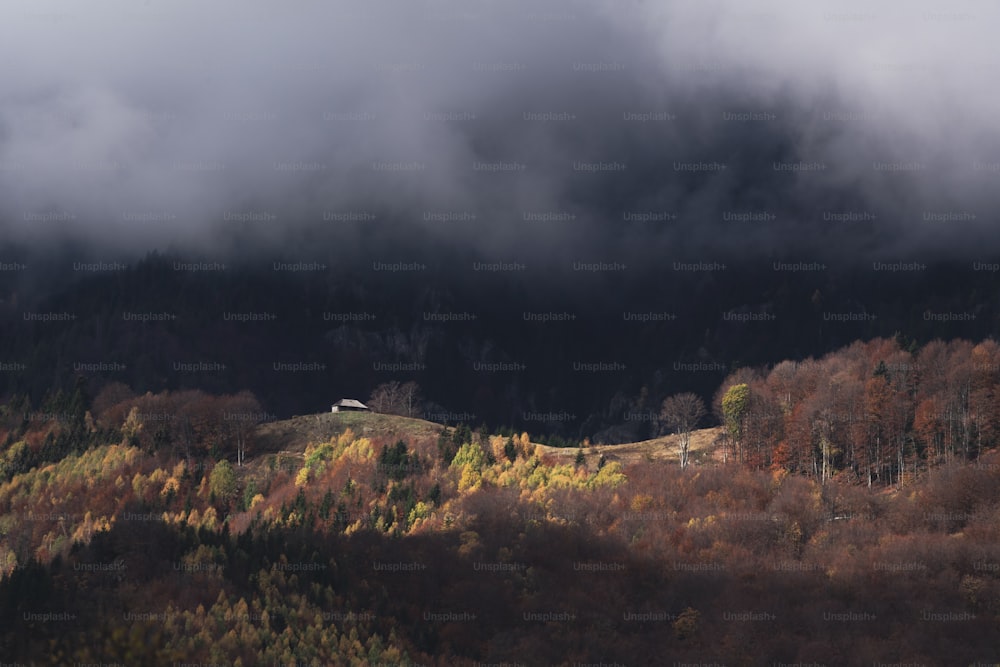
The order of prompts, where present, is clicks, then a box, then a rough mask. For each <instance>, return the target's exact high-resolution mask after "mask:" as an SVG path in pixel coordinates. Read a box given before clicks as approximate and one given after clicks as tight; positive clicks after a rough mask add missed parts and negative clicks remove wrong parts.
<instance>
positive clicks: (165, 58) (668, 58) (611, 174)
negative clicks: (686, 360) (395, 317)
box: [0, 0, 1000, 261]
mask: <svg viewBox="0 0 1000 667" xmlns="http://www.w3.org/2000/svg"><path fill="white" fill-rule="evenodd" d="M998 11H1000V10H997V9H995V8H994V7H992V6H991V5H989V4H988V3H983V2H963V3H960V4H959V5H956V6H955V8H947V9H946V8H944V6H942V5H940V4H939V3H934V2H925V1H917V2H906V3H903V2H894V3H889V2H885V3H878V4H877V5H871V4H870V3H848V4H844V3H833V2H829V3H791V2H788V1H787V0H785V1H778V0H774V1H759V2H755V3H753V4H752V6H748V4H747V3H745V2H738V1H736V0H732V1H730V2H721V1H718V2H690V1H688V0H678V1H677V2H670V3H660V2H611V1H610V0H602V1H580V2H576V1H570V0H564V1H561V2H552V3H538V2H527V1H522V0H515V1H513V2H493V1H481V2H472V3H467V2H455V1H453V0H448V1H446V2H437V1H430V0H429V1H426V2H420V3H409V2H407V3H397V2H388V1H386V2H381V1H378V2H360V1H358V2H326V1H322V2H321V1H313V0H304V1H302V2H295V3H291V4H287V3H278V2H270V1H268V2H261V1H256V2H249V3H235V2H228V1H226V2H211V3H197V2H160V1H157V0H151V1H148V2H145V3H129V2H125V1H124V0H109V1H104V2H96V3H88V4H87V5H86V6H84V5H80V4H78V3H70V2H52V3H45V4H39V3H37V2H26V1H24V2H22V1H9V2H7V3H6V5H5V8H4V14H5V19H4V24H5V25H6V27H7V30H6V32H7V34H8V36H7V37H5V39H4V40H2V41H0V58H2V59H3V61H4V62H6V63H17V65H16V66H14V67H8V68H6V70H5V76H4V77H3V78H2V80H0V215H2V217H3V218H4V223H3V225H4V227H3V228H4V230H5V235H6V236H7V237H8V238H9V239H28V240H31V239H35V240H42V241H45V242H46V243H49V242H51V241H53V240H55V239H67V240H70V239H72V240H80V241H85V242H93V243H94V245H95V246H96V247H103V248H108V249H112V250H114V249H117V250H127V251H133V252H134V251H144V250H146V249H149V248H151V247H157V246H162V245H164V244H168V243H171V242H180V243H182V244H185V245H192V246H205V245H212V246H215V247H223V244H224V243H226V242H228V241H227V239H228V240H231V239H232V237H233V236H242V235H247V236H250V237H253V238H256V239H258V240H259V242H260V243H261V244H262V246H263V247H268V246H269V244H274V243H277V242H281V241H283V240H288V239H304V240H305V241H304V242H307V241H308V239H309V238H310V233H311V232H312V231H314V230H328V228H330V227H332V226H334V225H338V224H340V229H339V230H338V232H337V233H339V234H342V236H343V242H344V243H345V244H348V245H349V244H356V243H360V242H362V239H363V238H364V234H365V232H364V229H365V228H364V226H363V224H364V223H361V224H354V223H351V224H342V223H339V222H338V221H336V220H333V219H328V218H335V217H336V216H337V215H345V214H349V213H351V212H355V213H357V212H371V213H373V214H377V215H378V216H379V218H378V219H379V220H380V222H379V223H378V224H380V225H383V224H384V225H387V227H386V231H385V232H383V233H386V234H389V235H391V234H393V233H395V231H399V230H410V231H412V230H419V231H420V233H422V234H426V235H430V236H431V237H437V238H439V239H440V240H442V241H445V240H447V241H448V242H454V243H468V244H470V245H471V247H475V248H478V249H480V250H482V251H483V252H488V253H493V254H494V255H503V254H504V253H521V254H523V253H527V252H528V251H527V250H526V249H525V245H526V243H525V238H526V235H527V237H528V238H529V239H530V240H531V242H532V245H534V246H535V247H536V252H539V253H544V254H542V255H541V256H542V257H547V258H548V257H552V256H558V254H557V255H552V254H551V253H553V252H556V251H557V250H558V251H561V252H564V253H566V256H567V257H569V256H572V257H579V256H581V254H582V253H590V255H595V254H597V255H601V254H602V253H603V255H602V256H608V257H611V256H615V255H616V253H617V255H621V256H625V255H627V256H637V257H649V258H650V260H651V261H652V260H653V259H655V257H656V256H657V255H658V254H660V253H663V252H675V253H682V254H685V253H686V254H691V255H698V254H699V253H701V254H704V253H706V252H726V251H733V252H737V251H738V252H747V251H750V252H759V253H768V252H781V251H790V250H792V249H796V248H804V249H814V250H817V251H818V250H823V249H825V250H826V251H829V249H830V248H833V247H845V246H854V247H856V248H859V249H860V248H866V249H867V250H866V252H871V253H874V254H880V253H881V254H887V253H914V252H930V250H931V249H933V250H934V251H935V252H945V251H947V250H948V249H951V250H952V251H954V252H965V253H967V252H970V248H973V247H974V248H976V250H977V252H981V251H983V249H984V248H988V247H990V246H989V245H984V244H988V243H990V242H993V241H995V240H996V237H995V234H994V233H993V231H992V230H993V229H994V228H995V225H993V224H992V218H991V211H993V210H994V208H995V206H994V205H995V203H996V194H995V192H997V187H996V185H997V183H998V179H1000V145H998V141H997V134H996V132H994V131H993V130H992V128H993V127H994V124H995V118H996V117H997V112H998V111H1000V108H998V107H1000V99H998V96H1000V91H997V89H996V87H995V86H991V85H989V83H990V82H991V81H992V80H994V75H995V74H996V73H997V71H998V70H997V64H998V63H997V53H996V50H995V48H991V44H992V37H993V35H992V34H991V30H992V27H993V26H995V25H997V22H996V18H997V12H998ZM632 112H634V113H637V114H643V113H653V114H655V113H659V114H661V116H660V117H659V118H666V119H660V120H656V119H653V118H657V117H656V116H652V117H650V119H649V120H643V121H640V120H626V119H625V116H624V114H626V113H632ZM526 114H527V115H526ZM531 114H542V115H537V116H535V115H531ZM545 114H548V115H545ZM662 114H669V116H666V117H664V116H662ZM727 114H734V115H735V116H727ZM738 114H763V115H755V116H751V118H753V119H752V120H737V119H738V118H741V116H739V115H738ZM766 114H773V117H771V116H767V115H766ZM758 118H759V119H758ZM702 162H704V163H720V164H725V165H726V169H719V170H717V171H708V172H700V173H691V172H689V171H684V170H683V169H685V167H683V166H682V167H681V169H678V168H677V166H676V165H690V164H691V163H702ZM594 163H619V164H621V165H625V168H624V170H621V171H599V172H591V171H587V170H586V169H590V168H597V167H586V168H581V166H580V165H593V164H594ZM814 163H822V164H825V165H826V168H825V169H819V168H817V169H815V170H813V169H805V170H801V171H791V170H792V169H793V168H802V165H803V164H805V165H809V164H814ZM483 164H486V165H492V166H490V167H488V168H486V167H483ZM512 165H513V166H514V170H513V171H507V168H508V167H511V166H512ZM517 165H523V170H519V169H518V167H517ZM775 165H790V166H789V167H787V168H778V169H776V168H775ZM793 165H799V167H794V166H793ZM878 165H882V166H881V167H880V166H878ZM493 169H496V171H493ZM466 211H467V212H474V213H475V214H476V219H475V220H463V221H461V222H459V223H444V224H442V223H441V221H439V220H436V219H435V218H434V216H435V215H444V214H448V213H459V212H466ZM623 211H665V212H668V213H670V214H671V215H676V218H675V219H669V220H663V221H655V222H650V223H648V224H646V223H641V224H640V223H629V222H626V221H624V220H623ZM553 212H566V213H568V214H572V215H575V216H577V217H576V218H575V219H571V220H569V221H556V222H537V223H532V222H531V221H526V220H525V219H524V217H525V215H526V214H532V213H534V214H545V213H553ZM851 212H863V213H873V214H874V215H875V216H876V219H875V220H874V221H872V222H871V223H870V224H857V223H854V222H849V221H835V220H824V214H825V213H826V214H830V213H832V214H843V213H851ZM742 213H751V214H754V215H758V214H764V213H770V214H773V215H774V216H775V219H774V220H749V221H743V222H740V221H732V220H727V219H725V216H726V215H730V217H732V216H733V215H738V214H742ZM427 215H429V217H430V219H426V218H427ZM963 215H964V216H965V217H968V216H970V215H974V216H975V218H974V219H964V218H963V217H962V216H963ZM928 216H929V217H928ZM247 218H249V219H247Z"/></svg>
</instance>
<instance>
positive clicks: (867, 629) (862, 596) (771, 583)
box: [0, 339, 1000, 666]
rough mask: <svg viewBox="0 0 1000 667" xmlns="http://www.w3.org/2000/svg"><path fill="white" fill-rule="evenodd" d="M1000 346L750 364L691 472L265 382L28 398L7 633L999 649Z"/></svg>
mask: <svg viewBox="0 0 1000 667" xmlns="http://www.w3.org/2000/svg"><path fill="white" fill-rule="evenodd" d="M998 355H1000V348H998V346H997V345H996V343H995V342H994V341H991V340H987V341H983V342H981V343H978V344H974V343H971V342H968V341H960V340H958V341H952V342H947V343H945V342H940V341H936V342H932V343H930V344H928V345H925V346H923V347H919V348H918V347H916V346H913V347H912V349H904V348H903V347H901V346H900V345H899V343H898V342H897V341H894V340H888V339H876V340H872V341H869V342H864V343H861V342H859V343H856V344H853V345H851V346H849V347H847V348H844V349H841V350H839V351H837V352H834V353H831V354H829V355H827V356H826V357H823V358H821V359H818V360H812V359H806V360H804V361H800V362H783V363H781V364H778V365H775V366H773V367H770V368H761V369H757V370H739V371H737V372H735V373H733V374H731V375H730V376H729V377H728V378H727V379H726V381H725V382H724V383H723V384H722V385H721V386H720V387H719V389H718V391H717V399H716V401H715V412H716V413H717V415H718V418H719V420H720V423H721V424H722V425H723V427H724V428H723V433H724V435H723V436H722V437H721V438H720V440H719V442H718V444H717V450H716V452H715V453H716V456H715V460H716V461H717V463H710V462H706V463H700V464H693V465H689V466H688V467H686V468H682V467H680V466H679V465H677V464H676V463H675V462H664V461H652V460H650V461H646V462H642V463H638V464H628V465H623V464H622V463H620V462H619V461H616V460H614V458H613V457H608V458H607V459H605V458H604V457H602V458H601V459H600V460H597V459H596V458H595V457H593V456H590V455H589V452H588V450H587V448H586V446H585V447H584V448H581V449H580V450H579V453H580V455H579V456H577V458H576V460H575V461H574V462H573V463H566V462H565V461H557V460H556V459H554V458H552V457H551V456H550V455H549V454H547V453H546V451H545V449H544V448H543V447H541V446H539V445H537V444H536V443H534V442H532V441H531V439H530V437H529V436H528V434H527V433H521V434H517V435H515V434H506V435H504V434H497V433H492V434H491V433H489V432H488V431H486V430H480V431H474V430H472V429H471V428H469V427H468V426H466V425H459V426H458V427H443V426H439V425H434V424H428V423H427V422H423V421H419V420H413V419H409V418H406V417H392V418H391V419H390V418H387V417H385V416H384V415H377V414H365V413H344V414H329V413H327V414H323V415H316V416H315V417H314V418H310V419H311V420H312V421H313V422H314V423H315V424H316V429H318V430H317V432H320V431H322V429H327V430H326V431H323V432H324V433H326V434H327V435H326V436H325V437H312V436H311V435H310V438H309V440H308V444H306V445H304V446H303V447H298V446H297V445H293V444H291V441H287V440H286V441H281V440H277V441H276V440H274V439H273V438H269V437H266V435H267V434H266V433H265V432H264V431H262V430H261V429H260V424H259V417H260V414H261V413H262V412H263V410H262V409H261V407H260V404H259V403H258V402H257V399H256V398H255V397H254V396H252V395H251V394H249V393H237V394H229V395H222V394H220V395H211V394H207V393H203V392H196V391H193V390H184V391H179V392H170V391H165V392H161V393H158V394H151V393H150V394H140V395H136V394H134V393H133V392H132V391H131V390H130V389H129V388H128V387H125V386H124V385H108V386H106V387H104V388H103V389H102V390H101V391H100V392H98V393H97V394H96V395H94V396H93V397H91V396H90V394H89V392H88V390H87V387H86V383H85V382H80V383H79V384H78V385H77V386H76V387H75V389H74V390H73V391H72V392H65V393H64V392H52V393H50V395H49V396H47V397H46V399H45V402H44V403H42V404H40V405H39V406H38V407H37V408H35V407H33V405H32V404H31V401H30V399H28V398H26V397H24V396H16V397H15V396H11V397H9V400H8V401H6V402H5V404H4V405H3V407H2V410H0V414H2V418H3V419H2V422H0V427H2V429H3V432H2V433H0V438H2V441H3V442H4V443H5V444H4V445H3V458H2V459H0V471H2V477H0V655H2V656H4V659H5V660H8V661H11V660H12V661H16V662H19V663H21V664H25V665H29V664H31V665H47V664H66V665H69V664H87V663H101V662H103V663H108V662H112V663H118V664H124V665H153V664H171V663H173V662H178V663H180V662H194V663H201V664H225V665H247V666H248V665H257V664H259V665H273V664H297V665H298V664H303V665H442V666H443V665H474V664H497V663H499V664H522V665H567V666H568V665H574V664H588V663H591V664H592V663H604V664H619V665H650V664H667V665H669V664H673V663H678V664H683V663H696V664H713V663H717V664H728V665H771V664H775V663H782V662H783V663H791V664H795V663H805V664H813V663H815V664H828V665H852V664H871V663H872V662H873V661H874V662H884V663H900V662H903V663H916V664H927V665H938V664H954V665H970V664H985V663H992V662H996V661H997V660H998V658H1000V654H998V653H997V651H998V650H1000V649H998V647H1000V642H998V638H1000V452H998V451H997V449H996V438H997V431H996V429H997V425H998V422H1000V409H998V408H997V407H996V403H995V401H996V400H997V394H996V392H997V391H998V384H997V380H998V379H1000V373H998V367H997V364H1000V356H998ZM377 419H378V420H380V421H376V420H377ZM386 420H388V421H386ZM706 421H707V420H706ZM384 424H390V426H391V428H390V429H389V430H385V429H384V428H382V426H380V425H384Z"/></svg>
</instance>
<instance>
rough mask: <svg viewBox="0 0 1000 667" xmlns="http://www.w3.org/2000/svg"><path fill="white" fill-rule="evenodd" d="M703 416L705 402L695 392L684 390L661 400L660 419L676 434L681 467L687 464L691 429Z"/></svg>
mask: <svg viewBox="0 0 1000 667" xmlns="http://www.w3.org/2000/svg"><path fill="white" fill-rule="evenodd" d="M704 416H705V403H704V401H702V400H701V398H700V397H698V396H697V395H696V394H692V393H691V392H686V393H683V394H676V395H674V396H670V397H669V398H667V399H666V400H665V401H663V408H662V409H661V410H660V419H661V420H662V421H663V423H664V424H666V425H667V427H669V428H671V429H673V430H674V431H675V432H676V433H677V435H678V450H679V454H680V460H681V468H686V467H687V465H688V459H689V454H690V451H691V431H693V430H694V429H695V428H696V427H697V426H698V423H699V422H700V421H701V420H702V418H703V417H704Z"/></svg>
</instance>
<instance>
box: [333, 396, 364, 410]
mask: <svg viewBox="0 0 1000 667" xmlns="http://www.w3.org/2000/svg"><path fill="white" fill-rule="evenodd" d="M334 405H335V406H339V407H342V408H361V409H362V410H367V409H368V406H367V405H365V404H364V403H362V402H361V401H358V400H355V399H353V398H342V399H340V400H339V401H337V402H336V403H334Z"/></svg>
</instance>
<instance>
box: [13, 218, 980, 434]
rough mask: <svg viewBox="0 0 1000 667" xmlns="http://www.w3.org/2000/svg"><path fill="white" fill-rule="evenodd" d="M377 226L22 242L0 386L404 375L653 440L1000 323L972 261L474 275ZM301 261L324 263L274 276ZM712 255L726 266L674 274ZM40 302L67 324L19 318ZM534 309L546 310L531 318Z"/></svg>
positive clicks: (366, 384)
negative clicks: (856, 346)
mask: <svg viewBox="0 0 1000 667" xmlns="http://www.w3.org/2000/svg"><path fill="white" fill-rule="evenodd" d="M379 229H380V228H375V227H373V228H372V231H371V234H373V235H374V236H375V238H373V239H372V240H371V243H370V247H369V246H365V247H364V248H362V249H360V250H356V251H354V252H353V254H352V253H351V252H348V250H346V249H344V250H340V248H342V247H345V246H344V244H343V243H341V239H340V237H339V236H338V235H337V234H336V233H334V232H335V230H328V232H327V234H328V236H319V237H317V238H316V239H315V248H316V249H317V251H316V252H315V254H309V253H306V252H304V251H301V249H299V254H295V253H294V252H292V251H291V250H288V251H287V252H284V248H283V247H282V246H278V247H276V248H275V249H274V250H273V255H272V254H266V253H263V252H262V253H260V254H259V256H257V255H252V256H245V257H242V258H241V259H240V260H239V261H235V260H232V259H225V257H226V256H225V255H223V254H219V255H213V254H205V255H193V254H190V253H187V254H180V253H150V254H149V255H148V256H146V257H145V258H142V259H139V260H130V261H125V260H123V261H122V262H120V267H119V268H117V269H116V270H114V271H97V272H85V273H81V272H74V271H71V270H70V269H69V267H71V266H72V265H73V260H74V258H75V259H76V260H77V261H78V260H79V256H80V255H81V254H82V251H78V252H76V253H75V254H74V252H72V251H66V254H65V256H62V255H57V256H48V257H39V258H36V257H34V256H31V255H30V254H28V253H27V251H24V252H23V253H20V252H16V251H13V250H12V251H11V252H10V253H9V254H10V256H11V257H15V258H16V257H21V258H22V259H21V261H22V262H23V263H24V264H26V265H28V266H30V267H31V271H27V270H26V271H10V272H0V324H2V325H3V326H4V336H3V337H0V364H3V365H2V366H0V369H2V370H3V372H0V395H9V394H14V393H17V394H24V395H29V396H30V397H31V398H32V400H33V401H34V402H35V404H38V403H39V402H40V401H41V400H42V399H43V397H44V395H45V393H46V392H47V391H48V390H49V389H51V388H52V387H61V388H62V389H63V391H65V392H71V391H72V390H73V387H74V383H75V381H76V377H77V376H79V375H84V376H85V377H86V378H87V379H88V382H89V383H90V385H91V389H92V391H93V392H94V393H95V394H96V393H97V392H98V391H99V389H100V388H101V386H102V385H104V384H110V383H113V382H121V383H124V384H126V385H128V386H129V387H131V388H132V389H133V390H135V391H136V392H137V393H140V394H144V393H146V392H147V391H151V392H153V393H154V394H156V393H160V392H162V391H165V390H170V391H180V390H202V391H206V392H210V393H213V394H230V395H232V394H237V393H239V392H240V391H243V390H249V391H251V392H253V394H254V395H255V396H256V397H257V398H258V399H259V400H260V402H261V404H262V405H263V406H264V407H265V408H266V409H267V410H268V412H270V413H272V414H274V415H275V416H277V417H278V418H280V419H285V418H288V417H291V416H293V415H296V414H309V413H314V412H319V411H321V410H326V409H328V407H329V404H330V403H332V402H333V401H335V400H337V399H339V398H342V397H345V396H346V397H353V398H358V399H364V398H366V397H368V396H369V395H370V394H371V392H372V391H373V389H374V388H375V387H376V386H378V385H380V384H382V383H384V382H387V381H389V380H393V379H395V380H399V381H400V382H406V381H415V382H417V383H418V384H419V385H420V387H421V388H422V390H423V397H424V399H425V409H424V416H425V418H428V419H431V420H432V421H438V422H445V421H447V422H448V423H450V424H456V423H457V422H459V421H467V422H472V423H476V424H479V423H481V422H485V423H487V424H489V425H490V427H491V428H493V429H500V428H501V427H503V426H508V425H509V426H511V427H513V428H515V429H516V430H517V431H518V432H520V431H522V430H526V431H528V432H529V433H532V434H533V436H534V435H536V434H537V435H538V436H541V435H543V434H544V435H558V436H560V437H562V438H565V439H571V440H574V441H582V440H583V439H584V438H590V439H591V440H592V441H602V442H630V441H636V440H641V439H643V438H650V437H655V436H656V435H657V433H656V431H655V428H654V426H655V425H654V424H653V423H652V422H651V421H650V420H647V419H643V418H641V416H642V415H643V414H645V413H648V412H649V411H651V410H652V411H656V410H658V406H659V404H660V402H661V401H662V400H663V399H664V398H666V397H667V396H669V395H671V394H674V393H677V392H681V391H693V392H695V393H697V394H699V395H700V396H701V397H702V398H703V399H704V400H706V401H708V400H710V398H711V396H712V393H713V392H714V391H715V390H716V388H717V387H718V386H719V384H720V383H721V382H722V381H723V379H724V378H725V377H726V376H727V375H728V374H730V373H731V372H733V371H735V370H738V369H740V368H745V367H748V366H749V367H753V366H760V365H763V364H771V363H774V362H775V361H777V360H780V359H786V358H792V359H804V358H806V357H809V356H810V355H812V356H819V355H823V354H826V353H828V352H829V351H831V350H835V349H837V348H839V347H842V346H846V345H849V344H850V343H851V342H853V341H854V340H857V339H870V338H874V337H888V338H892V337H894V336H895V335H896V334H897V332H902V333H900V334H899V338H900V341H901V343H902V345H903V346H904V347H907V346H909V345H910V344H911V343H913V342H916V343H917V344H919V345H925V344H927V343H929V342H931V341H932V340H934V339H936V338H942V339H945V340H952V339H956V338H966V339H969V340H982V339H984V338H986V337H988V336H992V335H995V332H996V331H997V323H998V321H1000V320H998V318H1000V296H998V295H1000V291H998V290H997V275H998V274H997V273H993V272H988V271H975V270H973V269H972V268H971V264H969V263H935V264H930V263H928V264H927V268H926V269H924V270H920V271H909V272H886V271H874V270H872V265H871V264H870V263H868V264H863V265H858V263H857V262H848V263H845V261H844V260H843V259H840V260H839V261H835V260H834V259H828V260H826V261H827V264H824V266H826V267H827V268H825V269H824V270H821V271H804V272H797V273H792V274H791V275H790V274H789V273H788V272H787V271H778V270H775V269H774V266H775V265H776V264H777V265H779V266H780V262H778V260H784V259H787V258H783V257H780V256H775V257H773V258H772V257H768V258H758V259H756V260H755V261H750V260H748V259H745V258H744V259H740V258H738V257H727V256H725V255H723V254H719V255H717V256H716V255H712V256H699V255H696V254H691V253H685V252H682V251H681V250H678V251H677V252H676V253H675V254H667V255H664V256H660V255H657V256H651V257H648V258H646V257H643V258H642V259H641V261H640V259H639V258H636V259H635V261H634V263H630V264H629V266H630V269H629V270H626V271H620V272H613V273H608V274H595V275H593V276H580V275H579V274H578V273H574V272H573V271H572V270H571V268H568V267H570V264H571V263H570V264H567V263H564V262H562V261H559V260H558V259H557V258H553V259H552V261H550V262H546V263H539V262H529V263H528V264H527V265H526V266H527V268H526V269H525V270H524V271H516V272H509V273H504V274H502V275H498V274H496V273H492V272H489V271H474V270H473V269H472V267H473V266H474V265H475V264H476V262H480V261H487V260H489V259H490V258H489V257H488V256H484V255H482V254H481V253H476V252H473V251H471V250H469V249H458V248H444V249H442V248H441V247H440V246H439V245H434V244H432V243H431V242H430V241H421V240H419V239H415V240H413V242H414V243H416V244H417V245H416V246H413V245H404V244H400V243H399V242H398V241H396V240H394V239H393V238H392V237H391V235H389V233H388V231H379ZM341 231H342V230H341ZM633 231H634V233H635V234H637V235H640V238H641V235H642V234H643V233H646V232H642V231H641V230H633ZM647 231H648V230H647ZM649 233H652V232H649ZM408 243H409V242H408ZM525 243H526V244H527V245H530V242H529V241H528V240H527V239H526V241H525ZM424 244H425V245H426V247H425V245H424ZM319 249H322V251H320V250H319ZM331 249H332V250H331ZM807 256H809V257H815V258H816V259H817V260H819V259H821V258H822V254H821V253H819V252H818V251H817V252H816V253H815V254H809V255H807ZM386 257H405V258H407V260H408V261H417V262H422V263H423V265H425V266H426V267H427V269H426V270H425V271H422V272H421V274H420V279H419V280H413V279H411V277H408V276H407V274H406V273H391V272H381V271H373V270H372V262H373V261H376V260H381V259H385V258H386ZM295 258H298V259H300V260H302V261H307V260H308V261H311V262H316V263H317V264H318V265H322V266H325V267H326V268H325V269H322V270H316V271H275V270H274V269H273V265H274V263H275V261H276V260H281V261H286V260H287V261H291V260H292V259H295ZM793 259H794V258H793ZM699 260H705V262H707V264H709V265H712V266H714V265H716V264H717V265H718V267H717V269H716V270H698V271H695V270H690V271H689V270H682V269H683V267H686V266H689V265H690V264H691V263H692V262H695V263H697V261H699ZM708 260H711V261H708ZM858 261H859V262H860V260H858ZM705 262H703V263H705ZM723 265H724V266H725V268H724V269H723V268H721V267H722V266H723ZM191 267H194V268H191ZM675 267H678V268H676V269H675ZM67 274H68V275H67ZM581 278H585V279H581ZM790 278H794V279H790ZM914 294H919V295H920V298H919V299H914V298H913V295H914ZM34 314H41V315H52V314H55V315H60V316H61V314H66V315H67V316H72V319H68V320H49V321H37V320H28V319H25V318H26V316H31V315H34ZM944 315H947V316H948V317H949V318H950V319H947V320H945V319H941V318H943V316H944ZM536 316H537V317H539V318H541V317H542V316H546V317H551V318H553V319H551V320H549V321H541V320H540V319H539V320H526V319H525V317H529V318H531V317H536ZM751 316H758V317H765V316H766V317H768V318H773V319H768V320H766V321H765V320H759V319H758V320H753V321H750V320H749V319H747V318H749V317H751ZM637 415H638V416H639V418H636V416H637Z"/></svg>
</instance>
